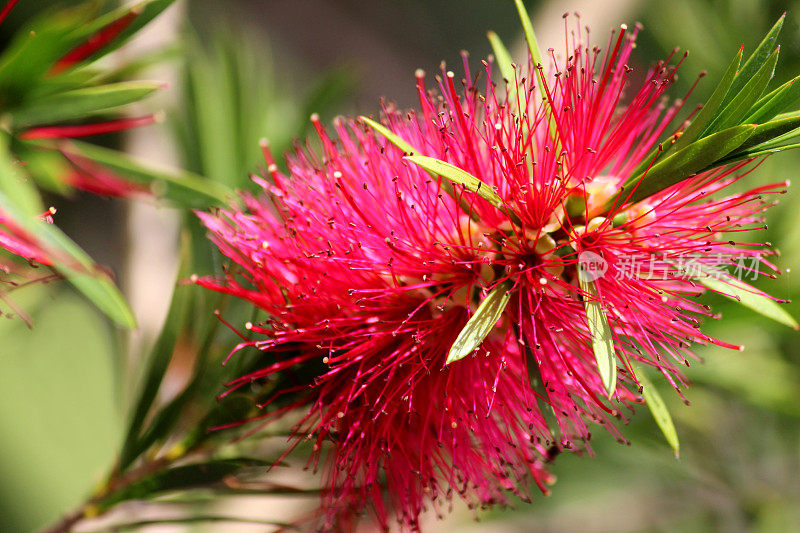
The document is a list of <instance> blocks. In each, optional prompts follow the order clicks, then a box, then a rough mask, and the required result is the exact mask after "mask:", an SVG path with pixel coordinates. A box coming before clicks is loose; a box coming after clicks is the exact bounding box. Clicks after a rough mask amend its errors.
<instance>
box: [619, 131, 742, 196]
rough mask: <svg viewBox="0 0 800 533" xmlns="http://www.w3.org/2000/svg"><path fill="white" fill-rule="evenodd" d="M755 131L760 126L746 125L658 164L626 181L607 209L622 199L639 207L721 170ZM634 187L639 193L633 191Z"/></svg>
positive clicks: (719, 133) (720, 134) (697, 143)
mask: <svg viewBox="0 0 800 533" xmlns="http://www.w3.org/2000/svg"><path fill="white" fill-rule="evenodd" d="M755 129H756V126H755V125H753V124H743V125H741V126H735V127H733V128H729V129H727V130H723V131H720V132H718V133H714V134H712V135H709V136H708V137H704V138H702V139H700V140H698V141H695V142H693V143H691V144H690V145H689V146H687V147H686V148H684V149H683V150H680V151H678V152H675V153H674V154H672V155H671V156H669V157H667V158H666V159H664V160H663V161H660V162H658V163H656V164H655V165H653V166H652V167H650V170H649V171H647V172H646V173H644V174H640V175H638V176H635V177H633V178H631V179H629V180H628V181H626V182H625V185H624V186H623V188H622V189H621V190H620V192H618V193H617V194H616V195H614V196H613V197H612V198H611V199H609V200H608V202H606V208H607V209H608V208H610V207H611V205H613V203H614V202H615V201H616V199H617V198H620V197H621V198H622V199H623V201H625V203H636V202H638V201H640V200H643V199H645V198H648V197H650V196H652V195H653V194H656V193H657V192H660V191H662V190H664V189H666V188H667V187H670V186H672V185H675V184H676V183H679V182H681V181H683V180H685V179H687V178H689V177H690V176H691V175H693V174H695V173H697V172H700V171H702V170H704V169H707V168H710V167H716V166H719V165H718V164H717V161H718V160H720V159H722V158H723V157H725V156H726V155H727V154H729V153H731V152H733V151H734V150H735V149H736V148H738V147H739V146H741V145H742V144H743V143H744V142H745V141H746V140H747V139H748V138H749V137H750V136H751V135H752V134H753V132H754V131H755ZM634 186H635V187H636V189H635V190H633V187H634ZM631 190H633V192H632V193H630V197H629V198H626V195H627V194H629V193H628V191H631Z"/></svg>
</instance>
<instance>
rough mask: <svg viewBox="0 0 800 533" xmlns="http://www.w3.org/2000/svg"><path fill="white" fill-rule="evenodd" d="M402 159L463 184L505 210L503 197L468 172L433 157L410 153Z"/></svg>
mask: <svg viewBox="0 0 800 533" xmlns="http://www.w3.org/2000/svg"><path fill="white" fill-rule="evenodd" d="M404 159H407V160H408V161H411V162H412V163H414V164H415V165H418V166H420V167H422V168H424V169H425V170H427V171H428V172H433V173H434V174H437V175H439V176H442V177H443V178H447V179H448V180H450V181H451V182H453V183H456V184H458V185H461V186H463V187H464V188H465V189H467V190H468V191H471V192H474V193H475V194H477V195H478V196H480V197H481V198H483V199H484V200H486V201H487V202H489V203H490V204H492V205H493V206H495V207H497V208H498V209H501V210H505V205H504V204H503V199H502V198H500V196H498V195H497V193H496V192H494V189H492V188H491V187H490V186H488V185H486V184H485V183H484V182H482V181H481V180H479V179H478V178H476V177H475V176H473V175H472V174H470V173H469V172H467V171H465V170H462V169H460V168H458V167H457V166H455V165H451V164H450V163H447V162H445V161H442V160H440V159H436V158H433V157H426V156H423V155H410V156H406V157H404Z"/></svg>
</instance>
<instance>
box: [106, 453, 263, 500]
mask: <svg viewBox="0 0 800 533" xmlns="http://www.w3.org/2000/svg"><path fill="white" fill-rule="evenodd" d="M271 465H272V463H271V462H268V461H261V460H257V459H249V458H240V459H216V460H210V461H206V462H204V463H193V464H188V465H183V466H177V467H174V468H169V469H167V470H159V471H157V472H155V473H154V474H151V475H149V476H147V477H145V478H143V479H141V480H140V481H137V482H134V483H132V484H130V485H128V486H127V487H125V488H123V489H120V490H118V491H116V492H114V493H112V494H111V495H110V496H108V497H107V498H105V499H103V500H102V501H101V502H100V503H99V504H98V507H100V509H101V510H106V509H109V508H111V507H113V506H114V505H116V504H118V503H120V502H123V501H127V500H142V499H146V498H152V497H153V496H156V495H158V494H162V493H165V492H172V491H180V490H189V489H195V488H199V487H207V486H213V485H214V484H217V483H219V482H220V481H222V480H223V479H225V478H226V477H228V476H232V475H235V474H238V473H240V472H242V471H243V470H246V469H250V468H258V467H269V466H271Z"/></svg>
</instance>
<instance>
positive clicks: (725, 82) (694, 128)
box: [633, 48, 743, 175]
mask: <svg viewBox="0 0 800 533" xmlns="http://www.w3.org/2000/svg"><path fill="white" fill-rule="evenodd" d="M742 53H743V50H742V49H741V48H740V49H739V52H738V53H737V54H736V56H734V58H733V60H732V61H731V62H730V64H729V65H728V68H726V69H725V73H724V74H723V75H722V79H721V80H720V82H719V84H717V87H716V88H715V89H714V92H713V93H711V96H710V97H709V98H708V101H707V102H706V103H705V105H703V109H701V110H700V112H699V113H698V114H697V116H696V117H695V118H694V120H692V122H691V124H689V126H688V127H687V128H686V129H685V130H684V132H683V133H682V134H681V136H680V137H679V138H678V140H677V141H676V142H675V144H673V145H672V149H673V150H675V151H679V150H682V149H684V148H686V147H687V146H688V145H689V143H691V142H692V141H694V140H696V138H697V136H698V135H699V134H700V132H701V131H703V130H704V129H705V127H706V125H707V124H708V123H709V122H710V121H711V119H712V118H714V115H715V114H716V113H717V111H718V110H719V107H720V105H721V104H722V101H723V100H724V99H725V96H726V95H727V94H728V91H729V90H730V88H731V84H732V83H733V80H734V78H735V77H736V72H737V71H738V70H739V65H740V64H741V62H742ZM651 160H652V157H649V158H647V159H646V160H645V161H643V162H642V164H643V165H644V168H637V169H636V171H634V172H633V174H634V175H636V174H639V173H641V172H644V169H645V168H646V166H647V165H649V164H650V161H651Z"/></svg>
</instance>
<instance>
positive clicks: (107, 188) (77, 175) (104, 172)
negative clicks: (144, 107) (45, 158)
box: [19, 114, 162, 197]
mask: <svg viewBox="0 0 800 533" xmlns="http://www.w3.org/2000/svg"><path fill="white" fill-rule="evenodd" d="M161 120H162V118H161V115H160V114H151V115H145V116H141V117H132V118H123V119H117V120H109V121H105V122H97V123H93V124H78V125H69V126H42V127H37V128H31V129H29V130H27V131H25V132H23V133H22V134H20V136H19V138H20V139H23V140H41V139H73V138H79V137H89V136H92V135H102V134H107V133H116V132H120V131H126V130H130V129H133V128H140V127H144V126H149V125H151V124H155V123H158V122H160V121H161ZM61 155H63V156H64V158H65V159H66V160H67V161H69V163H70V166H69V171H68V172H67V173H65V175H64V176H60V178H61V179H62V180H63V181H64V182H65V183H66V184H67V185H69V186H71V187H75V188H76V189H80V190H83V191H87V192H90V193H92V194H98V195H101V196H115V197H128V196H131V195H134V194H137V193H148V192H149V188H148V187H147V186H146V185H143V184H140V183H133V182H131V181H129V180H126V179H124V178H122V177H120V176H118V175H116V174H115V173H114V172H112V171H111V170H110V169H108V168H107V167H104V166H103V165H100V164H98V163H96V162H94V161H92V160H91V159H89V158H87V157H83V156H81V155H78V154H77V153H75V151H74V150H70V146H69V143H65V144H64V145H63V146H62V149H61Z"/></svg>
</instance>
